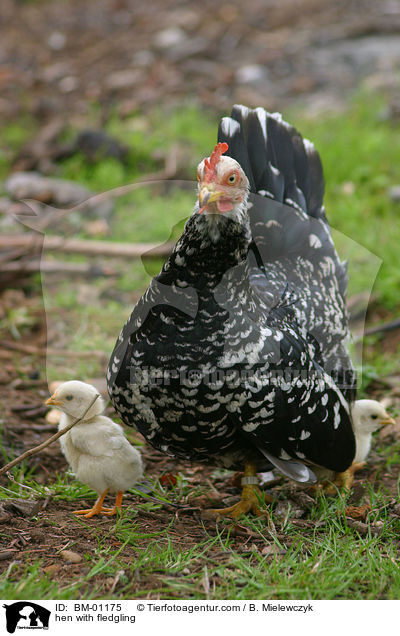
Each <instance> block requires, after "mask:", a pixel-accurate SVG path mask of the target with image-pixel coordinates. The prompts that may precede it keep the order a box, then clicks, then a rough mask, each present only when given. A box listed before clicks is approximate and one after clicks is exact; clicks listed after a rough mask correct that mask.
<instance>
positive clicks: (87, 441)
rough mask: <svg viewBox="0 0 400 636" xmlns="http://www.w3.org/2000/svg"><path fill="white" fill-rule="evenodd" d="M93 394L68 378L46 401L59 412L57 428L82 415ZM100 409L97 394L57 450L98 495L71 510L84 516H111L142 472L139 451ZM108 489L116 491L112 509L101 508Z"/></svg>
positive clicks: (84, 385) (83, 384)
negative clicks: (88, 505)
mask: <svg viewBox="0 0 400 636" xmlns="http://www.w3.org/2000/svg"><path fill="white" fill-rule="evenodd" d="M96 395H98V391H97V390H96V389H95V388H94V387H93V386H92V385H90V384H86V383H85V382H79V381H78V380H72V381H70V382H64V383H63V384H61V385H60V386H59V387H58V388H57V389H56V391H55V393H54V394H53V395H52V396H51V397H50V398H49V399H48V400H47V401H46V404H48V405H49V406H56V407H58V408H59V409H61V411H62V416H61V420H60V423H59V425H58V430H62V429H63V428H65V427H66V426H67V425H68V424H70V423H71V421H72V420H73V419H76V418H79V417H82V415H83V414H84V412H85V410H86V409H87V408H88V406H89V405H90V403H91V402H92V400H93V398H94V397H95V396H96ZM104 408H105V405H104V401H103V399H102V398H101V397H100V396H99V397H98V398H97V400H96V401H95V402H94V404H93V405H92V406H91V407H90V409H89V410H88V412H87V413H86V415H85V416H84V419H83V420H82V421H80V422H78V423H77V424H75V426H74V427H73V428H72V429H71V430H70V431H68V432H67V433H66V434H65V435H63V436H62V437H60V444H61V450H62V452H63V453H64V455H65V457H66V459H67V461H68V463H69V465H70V466H71V468H72V470H73V472H74V474H75V475H76V477H77V479H79V481H81V482H82V483H84V484H86V485H87V486H89V487H90V488H92V489H93V490H95V491H96V492H97V494H98V495H99V497H98V499H97V501H96V503H95V504H94V506H93V508H90V509H88V510H75V511H74V514H77V515H84V516H85V517H86V518H90V517H93V516H95V515H98V514H104V515H108V516H111V515H115V514H116V513H117V510H120V509H121V505H122V497H123V494H124V492H125V491H126V490H128V488H131V487H132V486H133V485H134V484H135V483H136V482H137V481H138V480H139V479H140V478H141V477H142V475H143V468H142V460H141V456H140V453H139V451H137V450H136V448H134V447H133V446H132V445H131V444H130V443H129V442H128V440H127V439H126V437H125V435H124V432H123V430H122V428H121V426H119V424H116V423H115V422H113V421H112V420H111V419H110V418H109V417H106V416H105V415H103V411H104ZM108 492H110V493H115V494H116V502H115V505H114V507H113V508H104V507H103V502H104V499H105V497H106V495H107V493H108Z"/></svg>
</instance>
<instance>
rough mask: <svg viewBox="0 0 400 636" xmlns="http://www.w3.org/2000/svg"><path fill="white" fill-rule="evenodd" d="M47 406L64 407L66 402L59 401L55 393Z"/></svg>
mask: <svg viewBox="0 0 400 636" xmlns="http://www.w3.org/2000/svg"><path fill="white" fill-rule="evenodd" d="M45 404H46V405H47V406H63V405H64V402H62V401H61V400H57V393H53V395H52V396H51V397H49V399H48V400H46V402H45Z"/></svg>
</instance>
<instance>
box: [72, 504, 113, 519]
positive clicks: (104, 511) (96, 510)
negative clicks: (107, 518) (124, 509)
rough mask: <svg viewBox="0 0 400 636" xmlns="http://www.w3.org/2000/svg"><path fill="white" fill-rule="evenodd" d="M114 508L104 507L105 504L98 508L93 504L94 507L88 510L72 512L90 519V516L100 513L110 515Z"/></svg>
mask: <svg viewBox="0 0 400 636" xmlns="http://www.w3.org/2000/svg"><path fill="white" fill-rule="evenodd" d="M112 510H114V508H103V506H101V507H100V508H96V506H93V508H88V509H87V510H73V511H72V514H74V515H83V516H84V517H86V519H90V517H95V516H96V515H100V514H101V515H109V514H110V513H111V511H112Z"/></svg>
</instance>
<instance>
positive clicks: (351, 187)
mask: <svg viewBox="0 0 400 636" xmlns="http://www.w3.org/2000/svg"><path fill="white" fill-rule="evenodd" d="M341 191H342V192H343V194H346V195H347V196H351V195H352V194H354V193H355V191H356V186H355V183H353V182H352V181H345V182H344V183H342V187H341Z"/></svg>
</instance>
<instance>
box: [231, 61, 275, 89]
mask: <svg viewBox="0 0 400 636" xmlns="http://www.w3.org/2000/svg"><path fill="white" fill-rule="evenodd" d="M267 77H268V72H267V69H266V68H264V66H261V64H246V65H245V66H241V67H240V68H239V69H238V70H237V71H236V74H235V79H236V81H237V83H238V84H257V83H258V82H264V81H265V80H266V79H267Z"/></svg>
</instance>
